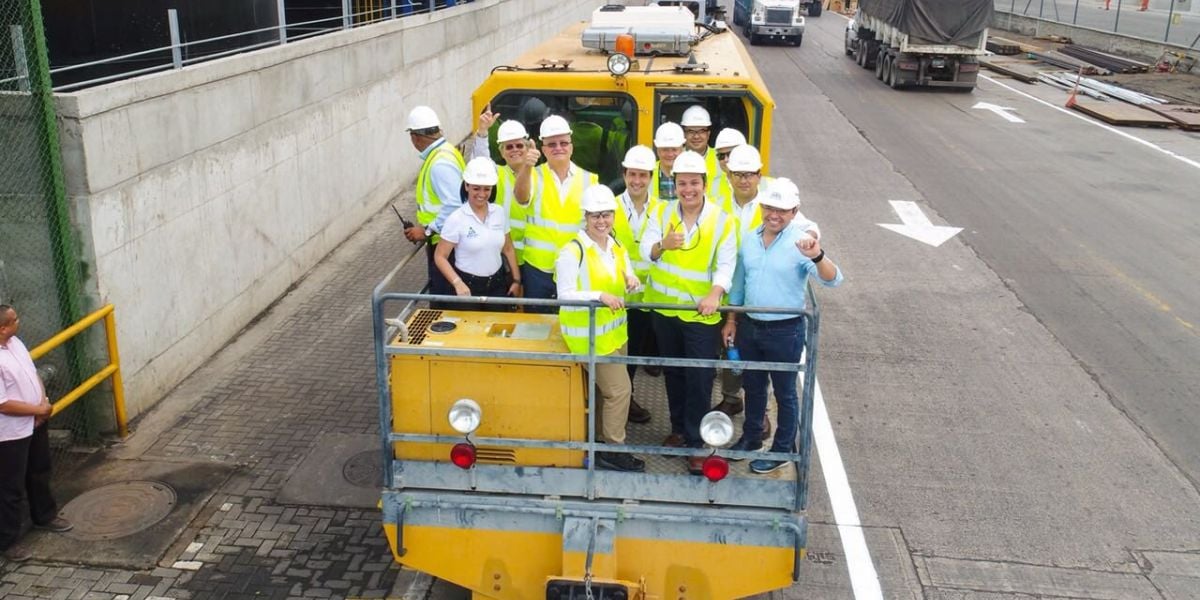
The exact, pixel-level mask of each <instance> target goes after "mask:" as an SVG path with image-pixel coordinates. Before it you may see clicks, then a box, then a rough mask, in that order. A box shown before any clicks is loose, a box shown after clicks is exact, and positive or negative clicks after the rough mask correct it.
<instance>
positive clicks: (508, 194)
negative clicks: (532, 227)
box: [496, 166, 529, 265]
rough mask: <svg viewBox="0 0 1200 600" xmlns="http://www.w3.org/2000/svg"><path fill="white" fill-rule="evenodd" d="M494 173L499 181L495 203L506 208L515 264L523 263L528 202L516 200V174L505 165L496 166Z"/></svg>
mask: <svg viewBox="0 0 1200 600" xmlns="http://www.w3.org/2000/svg"><path fill="white" fill-rule="evenodd" d="M496 174H497V175H498V176H499V177H500V181H499V182H498V183H497V184H496V204H498V205H499V206H502V207H504V208H506V209H508V226H509V236H510V237H512V242H513V250H514V251H515V252H516V254H517V264H518V265H523V264H525V215H526V213H528V212H529V205H528V204H521V203H520V202H517V195H516V193H515V188H516V184H517V175H516V174H515V173H513V170H512V169H511V168H509V167H507V166H501V167H497V169H496Z"/></svg>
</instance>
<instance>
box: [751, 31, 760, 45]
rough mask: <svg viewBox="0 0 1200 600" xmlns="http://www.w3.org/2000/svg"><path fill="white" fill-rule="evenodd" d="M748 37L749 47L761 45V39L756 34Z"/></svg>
mask: <svg viewBox="0 0 1200 600" xmlns="http://www.w3.org/2000/svg"><path fill="white" fill-rule="evenodd" d="M749 37H750V45H751V46H757V45H759V44H761V43H762V39H761V38H759V37H758V34H757V33H752V34H750V36H749Z"/></svg>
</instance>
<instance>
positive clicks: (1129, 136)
mask: <svg viewBox="0 0 1200 600" xmlns="http://www.w3.org/2000/svg"><path fill="white" fill-rule="evenodd" d="M979 78H980V79H984V80H987V81H990V82H992V83H994V84H996V85H998V86H1000V87H1002V88H1004V89H1006V90H1010V91H1013V92H1016V93H1018V94H1020V95H1022V96H1025V97H1026V98H1029V99H1030V100H1033V101H1034V102H1037V103H1039V104H1045V105H1046V106H1049V107H1050V108H1053V109H1054V110H1057V111H1058V112H1061V113H1063V114H1066V115H1070V116H1072V117H1075V118H1076V119H1079V120H1080V121H1083V122H1084V123H1091V124H1092V125H1095V126H1096V127H1099V128H1101V129H1104V130H1106V131H1110V132H1112V133H1115V134H1117V135H1119V136H1121V137H1123V138H1125V139H1128V140H1131V141H1134V142H1137V143H1139V144H1141V145H1143V146H1145V147H1147V148H1150V149H1152V150H1157V151H1159V152H1162V153H1163V154H1166V155H1167V156H1170V157H1171V158H1174V159H1176V160H1178V161H1180V162H1182V163H1184V164H1186V165H1189V166H1192V167H1195V168H1197V169H1200V162H1196V161H1194V160H1192V159H1190V158H1188V157H1186V156H1180V155H1179V154H1175V153H1174V152H1171V151H1170V150H1167V149H1166V148H1163V147H1162V146H1159V145H1157V144H1155V143H1153V142H1148V141H1146V140H1143V139H1142V138H1140V137H1138V136H1136V135H1133V134H1129V133H1125V132H1124V131H1121V130H1120V129H1117V128H1116V127H1112V126H1110V125H1105V124H1104V123H1101V122H1099V121H1096V120H1093V119H1092V118H1090V117H1087V116H1084V115H1081V114H1079V113H1077V112H1074V111H1070V110H1067V109H1066V108H1063V107H1061V106H1056V105H1054V104H1051V103H1049V102H1046V101H1045V100H1042V99H1041V98H1038V97H1037V96H1033V95H1030V94H1026V93H1025V92H1022V91H1021V90H1018V89H1017V88H1014V87H1012V86H1008V85H1005V84H1003V83H1000V82H999V81H996V80H995V79H992V78H991V77H988V76H987V75H979Z"/></svg>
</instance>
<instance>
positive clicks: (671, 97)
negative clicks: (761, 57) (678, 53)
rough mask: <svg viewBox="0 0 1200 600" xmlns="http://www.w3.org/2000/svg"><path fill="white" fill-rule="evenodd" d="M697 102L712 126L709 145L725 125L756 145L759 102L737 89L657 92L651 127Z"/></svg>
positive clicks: (676, 118) (677, 117)
mask: <svg viewBox="0 0 1200 600" xmlns="http://www.w3.org/2000/svg"><path fill="white" fill-rule="evenodd" d="M697 104H698V105H700V106H703V107H704V108H705V109H706V110H707V111H708V114H709V116H710V117H711V118H712V123H713V124H712V130H711V131H710V132H709V136H708V145H709V146H710V147H711V146H712V144H713V142H715V141H716V140H717V133H719V132H720V131H721V130H722V129H724V128H726V127H732V128H734V129H736V130H738V131H740V132H742V134H743V135H745V136H746V139H747V140H748V141H749V142H750V144H751V145H754V146H757V145H759V140H760V139H762V136H761V131H762V116H761V115H762V105H761V104H760V103H759V102H758V100H757V99H755V98H754V97H753V96H751V95H749V94H748V93H745V92H740V91H731V92H717V93H713V92H707V91H705V92H701V93H697V92H696V91H695V90H687V91H683V90H680V91H675V92H672V91H668V92H665V93H660V94H659V96H658V107H657V115H658V116H657V120H656V121H655V128H657V127H658V126H659V125H661V124H663V123H666V122H668V121H670V122H673V123H678V122H679V121H680V119H682V118H683V111H685V110H687V109H688V107H690V106H694V105H697Z"/></svg>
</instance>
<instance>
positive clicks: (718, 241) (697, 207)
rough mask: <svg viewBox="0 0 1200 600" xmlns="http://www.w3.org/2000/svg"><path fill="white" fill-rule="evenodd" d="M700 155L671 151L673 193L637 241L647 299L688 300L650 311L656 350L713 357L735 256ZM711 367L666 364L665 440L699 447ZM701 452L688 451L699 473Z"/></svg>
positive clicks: (729, 221)
mask: <svg viewBox="0 0 1200 600" xmlns="http://www.w3.org/2000/svg"><path fill="white" fill-rule="evenodd" d="M705 173H706V171H705V164H704V157H702V156H701V155H699V154H696V153H695V152H692V151H690V150H685V151H684V152H683V153H682V154H680V155H679V158H677V159H675V189H676V190H677V192H678V194H679V200H677V201H676V202H672V203H670V204H668V205H667V206H666V207H665V208H664V209H663V211H662V213H661V214H660V215H659V218H657V219H653V220H652V221H651V222H650V225H649V227H647V231H646V234H645V236H644V237H643V238H642V241H641V249H642V254H643V255H644V256H647V257H649V258H650V261H651V263H650V275H649V277H650V281H649V282H648V284H647V285H646V292H645V294H644V296H643V299H644V300H645V302H647V303H655V304H676V305H686V306H685V307H681V308H678V309H661V310H656V311H655V313H654V321H653V327H654V335H655V339H656V340H657V342H658V349H659V353H660V354H661V355H662V356H664V357H672V358H699V359H709V360H711V359H715V358H717V356H718V355H719V353H720V339H719V336H720V333H721V332H720V329H721V325H720V323H721V315H720V314H719V313H718V312H717V308H718V307H719V306H720V304H721V297H722V296H723V295H724V294H725V292H726V290H728V289H729V288H730V285H731V283H732V281H733V272H734V268H735V266H736V263H737V239H736V236H737V234H736V232H735V227H734V218H733V217H732V216H731V215H729V214H728V213H726V212H725V211H724V210H722V209H721V207H719V206H717V205H716V204H713V203H712V202H708V201H706V200H705V198H704V188H705V181H706V175H705ZM714 375H715V371H714V370H713V369H712V368H711V367H688V368H683V367H666V368H664V369H663V376H664V377H665V378H666V385H667V404H668V407H669V408H670V412H671V435H670V436H668V437H667V439H666V440H664V441H663V445H665V446H675V447H682V446H686V447H689V448H701V447H703V445H704V442H703V440H702V439H701V437H700V420H701V419H702V418H703V417H704V415H705V414H707V413H708V411H709V405H710V404H711V399H712V386H713V377H714ZM703 462H704V457H688V470H689V471H690V472H692V473H699V472H700V470H701V467H702V465H703Z"/></svg>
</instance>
